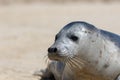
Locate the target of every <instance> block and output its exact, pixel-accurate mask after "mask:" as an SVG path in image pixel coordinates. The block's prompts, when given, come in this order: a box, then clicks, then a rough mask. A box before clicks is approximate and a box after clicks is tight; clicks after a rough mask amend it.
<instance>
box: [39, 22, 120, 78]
mask: <svg viewBox="0 0 120 80" xmlns="http://www.w3.org/2000/svg"><path fill="white" fill-rule="evenodd" d="M48 58H49V59H50V60H51V63H50V64H49V65H48V67H47V69H46V70H45V71H42V73H41V77H42V80H120V76H118V75H119V74H120V36H119V35H117V34H114V33H112V32H108V31H105V30H102V29H98V28H96V27H95V26H94V25H92V24H90V23H87V22H83V21H75V22H71V23H69V24H67V25H66V26H65V27H63V29H61V30H60V32H59V33H57V35H56V37H55V42H54V44H53V45H52V46H51V47H50V48H48ZM117 76H118V77H117Z"/></svg>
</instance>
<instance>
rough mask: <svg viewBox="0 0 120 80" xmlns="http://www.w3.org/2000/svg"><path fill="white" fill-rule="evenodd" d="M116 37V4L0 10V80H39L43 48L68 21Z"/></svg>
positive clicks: (119, 13) (119, 18) (119, 8)
mask: <svg viewBox="0 0 120 80" xmlns="http://www.w3.org/2000/svg"><path fill="white" fill-rule="evenodd" d="M78 20H81V21H87V22H89V23H92V24H94V25H96V26H97V27H98V28H102V29H105V30H108V31H111V32H114V33H117V34H120V31H119V30H120V4H118V3H113V4H99V3H97V4H92V3H90V4H89V3H84V4H81V3H77V4H72V3H70V4H44V3H39V4H38V3H36V4H35V3H34V4H28V5H25V4H23V5H22V4H13V5H8V6H7V5H6V6H0V80H39V77H35V76H33V73H34V72H35V71H37V70H40V69H45V68H46V65H47V63H46V62H45V57H44V56H46V55H47V48H48V47H49V46H50V45H51V44H52V43H53V42H54V36H55V34H56V33H57V32H58V31H59V30H60V29H61V28H62V27H63V26H64V25H66V24H67V23H69V22H71V21H78Z"/></svg>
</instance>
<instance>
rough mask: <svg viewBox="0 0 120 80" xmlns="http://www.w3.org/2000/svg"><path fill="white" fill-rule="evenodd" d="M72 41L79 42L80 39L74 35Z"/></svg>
mask: <svg viewBox="0 0 120 80" xmlns="http://www.w3.org/2000/svg"><path fill="white" fill-rule="evenodd" d="M70 39H71V40H72V41H77V40H78V37H77V36H74V35H71V36H70Z"/></svg>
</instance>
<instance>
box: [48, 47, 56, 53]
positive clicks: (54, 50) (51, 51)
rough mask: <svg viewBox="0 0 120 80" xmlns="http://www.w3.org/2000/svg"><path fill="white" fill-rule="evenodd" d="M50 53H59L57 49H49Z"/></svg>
mask: <svg viewBox="0 0 120 80" xmlns="http://www.w3.org/2000/svg"><path fill="white" fill-rule="evenodd" d="M48 52H49V53H55V52H57V48H56V47H55V48H48Z"/></svg>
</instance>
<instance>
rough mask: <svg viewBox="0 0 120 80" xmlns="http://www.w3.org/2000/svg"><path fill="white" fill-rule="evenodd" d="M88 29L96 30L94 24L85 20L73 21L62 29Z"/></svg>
mask: <svg viewBox="0 0 120 80" xmlns="http://www.w3.org/2000/svg"><path fill="white" fill-rule="evenodd" d="M83 28H84V29H87V30H90V31H93V30H96V28H95V27H94V26H93V25H92V24H89V23H87V22H83V21H75V22H71V23H69V24H67V25H66V26H65V27H64V28H63V29H62V30H69V29H79V30H81V29H83Z"/></svg>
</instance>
